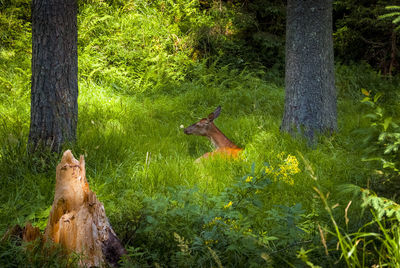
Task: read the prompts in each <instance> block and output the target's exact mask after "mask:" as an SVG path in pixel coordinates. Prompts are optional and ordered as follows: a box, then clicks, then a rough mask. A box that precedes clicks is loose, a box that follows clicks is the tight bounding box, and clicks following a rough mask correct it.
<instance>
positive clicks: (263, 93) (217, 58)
mask: <svg viewBox="0 0 400 268" xmlns="http://www.w3.org/2000/svg"><path fill="white" fill-rule="evenodd" d="M78 3H79V16H78V25H79V33H78V36H79V37H78V46H79V47H78V49H79V51H78V54H79V90H80V96H79V123H78V142H77V144H74V145H71V146H69V147H68V148H71V149H72V150H73V152H74V154H75V156H76V157H77V156H78V155H79V154H84V155H85V157H86V166H87V176H88V179H89V183H90V186H91V188H92V189H93V190H94V191H95V192H96V194H97V195H98V197H99V199H100V200H101V201H102V202H103V203H104V205H105V209H106V212H107V215H108V217H109V218H110V221H111V223H112V225H113V227H114V229H115V230H116V232H117V234H118V235H119V237H120V238H121V239H122V241H123V243H124V244H125V245H126V247H127V248H128V251H129V254H128V255H129V258H127V259H126V260H125V261H124V265H126V266H127V267H132V266H133V265H136V266H138V267H143V266H151V267H153V266H171V267H177V266H179V267H190V266H207V267H209V266H219V267H222V266H228V267H229V266H230V267H238V266H242V267H251V266H265V265H271V266H277V267H279V266H281V265H288V266H290V265H293V266H297V265H309V266H311V265H312V263H314V264H315V265H321V266H324V267H325V266H334V265H342V266H343V265H345V264H347V265H348V266H371V265H378V264H379V265H383V264H389V265H392V266H395V265H398V264H399V262H400V257H399V252H400V251H399V247H400V245H399V243H398V241H399V240H398V239H399V237H400V233H399V228H398V225H399V220H400V212H399V211H400V210H399V205H398V204H397V203H395V202H396V201H398V195H397V192H398V185H399V164H400V159H399V153H398V147H399V144H400V142H399V141H400V134H399V133H400V130H399V126H398V122H399V116H400V109H399V104H398V103H399V91H398V90H399V84H400V78H399V76H398V75H397V74H398V72H399V66H398V59H399V54H398V53H399V52H398V50H397V47H398V44H399V41H398V39H397V37H396V32H395V27H394V26H393V24H392V22H391V19H379V18H378V16H379V15H382V14H385V12H387V11H385V8H384V7H385V5H387V4H388V3H387V1H355V0H354V1H351V0H343V1H335V2H334V14H333V18H334V25H335V29H334V32H335V33H334V36H335V41H334V45H335V53H336V62H337V65H336V85H337V89H338V93H339V96H338V105H339V106H338V112H339V131H338V133H336V134H335V135H334V136H331V137H321V138H320V142H319V145H318V146H317V147H316V148H309V147H307V145H306V144H305V142H303V141H302V140H294V139H292V138H291V137H289V136H287V135H286V134H283V133H281V132H280V131H279V126H280V122H281V119H282V112H283V104H284V90H283V75H284V35H285V3H284V1H264V0H263V1H261V0H256V1H212V0H209V1H180V0H175V1H167V0H157V1H129V0H120V1H117V0H116V1H100V0H92V1H89V0H87V1H83V0H82V1H79V2H78ZM391 4H400V3H399V2H398V1H392V3H391ZM30 26H31V24H30V1H28V0H14V1H11V0H10V1H7V0H0V116H1V124H0V185H1V190H0V191H1V195H0V233H4V232H5V231H6V230H7V228H9V227H10V226H12V225H14V224H21V225H23V224H24V223H25V222H26V221H31V222H33V224H34V225H35V226H39V227H40V228H41V229H44V228H45V225H46V222H47V216H48V213H49V209H50V205H51V203H52V199H53V196H52V195H53V190H54V182H55V166H56V163H57V161H59V158H60V156H58V155H52V154H48V153H45V152H44V153H43V155H41V156H36V157H31V156H29V155H27V152H26V141H27V136H28V131H29V118H30V113H29V111H30V75H31V70H30V60H31V29H30ZM393 43H394V44H395V45H394V46H393ZM393 47H394V49H393ZM393 51H394V55H395V56H394V57H393ZM390 66H392V67H390ZM389 70H390V71H389ZM390 73H391V76H389V74H390ZM218 105H221V106H222V114H221V116H220V117H219V118H218V119H217V120H216V124H217V125H218V127H219V128H220V129H221V130H222V131H223V132H224V133H225V134H226V135H227V136H228V137H229V138H231V139H232V140H233V141H234V142H235V143H237V144H238V145H239V146H241V147H242V148H245V152H244V156H243V158H242V159H240V160H238V161H226V160H224V159H214V160H211V161H205V162H203V163H201V164H195V163H194V162H193V161H194V159H196V158H197V157H198V156H200V155H202V154H203V153H205V152H207V151H211V150H212V147H211V144H209V142H208V141H207V140H206V139H202V138H201V137H193V136H186V135H184V134H183V131H182V129H181V128H180V125H184V126H187V125H189V124H192V123H193V122H195V121H196V120H198V119H199V118H201V117H204V116H206V115H207V114H209V113H210V112H211V111H213V110H214V109H215V107H217V106H218ZM375 193H378V195H376V194H375ZM378 196H380V197H378ZM384 197H385V198H391V199H392V200H389V199H384ZM350 201H351V203H350ZM18 243H19V242H18V241H14V240H12V241H2V242H1V243H0V252H1V253H0V254H1V258H0V263H1V266H4V267H15V266H18V265H23V264H26V263H31V264H32V265H33V266H38V267H39V266H40V267H43V266H52V265H53V264H54V263H57V262H58V261H60V260H58V259H57V255H50V256H48V255H45V254H42V253H41V252H40V251H38V252H37V251H32V252H25V251H24V249H23V248H22V247H20V246H19V244H18ZM337 245H339V246H338V247H337ZM389 257H390V258H389Z"/></svg>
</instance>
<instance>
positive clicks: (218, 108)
mask: <svg viewBox="0 0 400 268" xmlns="http://www.w3.org/2000/svg"><path fill="white" fill-rule="evenodd" d="M220 113H221V106H218V107H217V109H215V111H214V112H212V113H210V114H209V115H208V120H210V121H214V119H215V118H217V117H218V116H219V114H220Z"/></svg>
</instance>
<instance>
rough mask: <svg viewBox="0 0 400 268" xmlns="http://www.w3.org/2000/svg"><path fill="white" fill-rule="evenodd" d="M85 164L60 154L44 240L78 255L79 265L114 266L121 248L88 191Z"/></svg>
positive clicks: (103, 211) (120, 254) (95, 199)
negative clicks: (105, 264) (79, 258)
mask: <svg viewBox="0 0 400 268" xmlns="http://www.w3.org/2000/svg"><path fill="white" fill-rule="evenodd" d="M85 174H86V171H85V160H84V158H83V156H81V158H80V161H78V160H76V159H75V158H74V156H73V155H72V153H71V151H69V150H68V151H66V152H64V155H63V157H62V159H61V162H60V164H58V166H57V170H56V187H55V194H54V202H53V206H52V208H51V211H50V215H49V220H48V222H47V227H46V230H45V234H44V238H45V239H50V240H52V241H53V242H55V243H59V244H61V245H62V246H63V247H64V248H66V249H67V250H68V251H71V252H77V253H80V254H82V256H83V258H82V259H81V263H80V264H81V265H83V266H86V267H92V266H102V265H103V264H104V263H107V264H109V265H111V266H117V264H118V260H119V259H120V257H121V256H122V255H123V254H125V253H126V251H125V248H124V247H123V246H122V244H121V242H120V241H119V240H118V238H117V236H116V234H115V233H114V231H113V229H112V227H111V225H110V223H109V221H108V219H107V217H106V213H105V210H104V206H103V204H102V203H101V202H100V201H99V200H97V197H96V195H95V194H94V193H93V192H92V191H91V190H90V189H89V184H88V182H87V180H86V175H85Z"/></svg>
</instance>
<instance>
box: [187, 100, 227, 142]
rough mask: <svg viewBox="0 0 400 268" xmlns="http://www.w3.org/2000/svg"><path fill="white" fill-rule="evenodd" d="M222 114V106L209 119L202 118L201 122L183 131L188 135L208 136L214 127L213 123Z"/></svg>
mask: <svg viewBox="0 0 400 268" xmlns="http://www.w3.org/2000/svg"><path fill="white" fill-rule="evenodd" d="M220 113H221V106H218V107H217V109H215V111H214V112H212V113H211V114H209V115H208V117H207V118H202V119H201V120H200V121H199V122H197V123H194V124H193V125H191V126H188V127H187V128H185V129H184V130H183V132H184V133H185V134H187V135H198V136H208V133H209V131H210V130H211V129H212V127H213V121H214V119H215V118H217V117H218V116H219V114H220Z"/></svg>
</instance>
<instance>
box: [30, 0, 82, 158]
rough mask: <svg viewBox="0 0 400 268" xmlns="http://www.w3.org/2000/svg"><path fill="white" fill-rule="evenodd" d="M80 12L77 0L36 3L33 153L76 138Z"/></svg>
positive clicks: (32, 123)
mask: <svg viewBox="0 0 400 268" xmlns="http://www.w3.org/2000/svg"><path fill="white" fill-rule="evenodd" d="M77 9H78V7H77V2H76V0H48V1H41V0H33V1H32V87H31V124H30V131H29V140H28V144H29V149H30V150H31V151H32V150H36V149H38V147H46V148H49V149H50V150H51V151H57V152H59V151H60V150H61V147H62V145H63V144H64V143H65V142H71V141H74V140H75V139H76V126H77V121H78V102H77V100H78V53H77V35H78V34H77Z"/></svg>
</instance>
